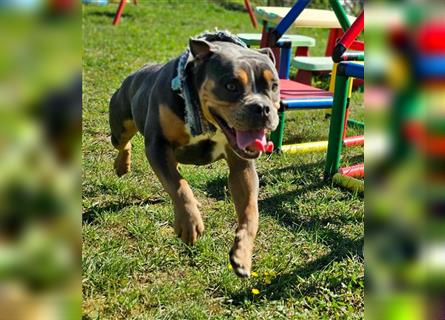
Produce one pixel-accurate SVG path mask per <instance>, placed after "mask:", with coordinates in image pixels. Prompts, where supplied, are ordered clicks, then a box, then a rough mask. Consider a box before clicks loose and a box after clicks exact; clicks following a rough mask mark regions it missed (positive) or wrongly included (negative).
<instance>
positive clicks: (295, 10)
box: [269, 0, 312, 48]
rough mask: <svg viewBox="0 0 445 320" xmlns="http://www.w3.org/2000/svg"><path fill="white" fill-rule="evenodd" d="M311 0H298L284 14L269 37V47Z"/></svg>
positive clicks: (272, 45)
mask: <svg viewBox="0 0 445 320" xmlns="http://www.w3.org/2000/svg"><path fill="white" fill-rule="evenodd" d="M311 1H312V0H298V1H297V2H296V3H295V4H294V5H293V7H292V8H291V9H290V11H289V12H288V13H287V14H286V16H285V17H284V18H283V19H281V21H280V23H279V24H278V25H277V26H276V27H275V29H274V30H273V32H272V34H271V35H270V39H269V47H271V48H272V47H274V46H275V44H276V43H277V41H278V40H279V39H280V38H281V36H282V35H283V34H284V33H285V32H286V31H287V29H289V27H290V26H291V25H292V23H294V21H295V20H296V19H297V18H298V16H299V15H300V14H301V12H303V10H304V9H305V8H306V7H307V6H308V5H309V3H311Z"/></svg>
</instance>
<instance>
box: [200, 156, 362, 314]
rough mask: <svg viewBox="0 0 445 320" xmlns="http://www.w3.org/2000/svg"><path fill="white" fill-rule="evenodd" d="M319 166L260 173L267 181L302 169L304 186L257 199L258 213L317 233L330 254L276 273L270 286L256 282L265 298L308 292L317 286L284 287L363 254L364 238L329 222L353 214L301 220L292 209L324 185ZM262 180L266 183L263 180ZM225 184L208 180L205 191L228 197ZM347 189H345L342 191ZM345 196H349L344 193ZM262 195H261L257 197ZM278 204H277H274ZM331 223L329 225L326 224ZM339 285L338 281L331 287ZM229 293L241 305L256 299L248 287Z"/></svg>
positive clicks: (349, 219) (342, 221) (296, 229)
mask: <svg viewBox="0 0 445 320" xmlns="http://www.w3.org/2000/svg"><path fill="white" fill-rule="evenodd" d="M352 159H353V160H354V161H356V160H360V157H352ZM321 167H322V164H321V163H314V164H305V165H300V166H288V167H285V168H277V169H273V170H270V171H267V172H259V176H260V181H261V180H262V178H263V180H267V179H268V178H269V177H273V176H277V175H286V176H294V175H296V174H297V173H298V171H300V173H301V172H302V171H303V172H304V173H305V174H304V178H305V185H304V186H302V187H298V188H295V190H292V191H289V192H284V193H280V194H275V195H273V196H271V197H266V198H263V199H261V200H259V208H260V216H267V215H269V216H271V217H273V218H274V219H276V220H277V222H278V223H279V224H281V225H282V226H284V227H286V228H288V229H289V230H290V231H291V232H301V231H302V230H304V231H306V232H307V233H315V232H317V233H318V234H320V236H321V237H322V238H323V239H324V243H325V244H326V245H327V247H328V248H329V253H327V254H325V255H323V256H321V257H319V258H317V259H315V260H312V261H310V262H308V263H305V264H302V265H301V266H299V267H297V268H295V269H293V270H291V271H289V272H287V273H283V274H279V275H278V276H277V277H275V278H274V279H273V280H272V281H271V283H270V284H269V285H264V284H261V283H258V285H257V286H256V287H257V288H258V289H259V290H260V292H261V295H262V297H266V298H267V300H281V299H288V298H290V297H291V296H292V297H294V298H298V296H301V297H302V296H303V295H310V294H311V293H314V292H315V291H316V290H317V289H316V287H315V286H312V287H311V286H307V287H306V288H305V289H304V290H303V291H302V292H294V290H287V289H289V286H290V285H292V284H295V283H297V282H299V279H301V278H308V277H309V276H310V275H311V274H313V273H314V272H317V271H319V270H323V269H324V268H326V267H327V266H328V265H329V264H331V263H332V262H336V261H342V260H344V259H345V258H347V257H350V256H359V257H362V256H363V253H362V248H363V237H361V238H358V239H350V238H348V237H347V236H345V235H344V234H342V233H341V232H339V231H337V230H338V229H339V228H336V229H333V228H332V225H338V226H339V227H340V226H341V225H344V224H347V223H353V221H355V220H356V218H355V217H348V216H345V215H337V216H334V217H320V216H313V217H311V218H309V219H308V218H307V217H304V219H302V218H301V217H299V216H298V215H296V214H295V211H292V209H290V208H292V205H293V204H294V200H295V197H303V198H304V196H305V195H306V194H308V193H310V192H314V191H315V192H317V190H322V189H323V188H325V187H326V185H327V183H328V182H326V181H324V180H323V179H322V177H321V171H320V170H319V169H320V168H321ZM264 183H266V184H267V183H268V182H267V181H266V182H263V183H262V184H264ZM225 185H227V179H224V178H218V179H215V180H212V181H210V182H209V183H208V184H207V187H208V194H209V196H212V197H214V198H216V199H223V198H224V197H226V196H227V194H226V193H225V191H224V190H227V189H225V188H224V186H225ZM345 192H346V191H345ZM345 197H348V195H345ZM260 198H261V197H260ZM277 204H280V205H277ZM328 225H330V226H331V227H328ZM337 285H338V286H340V285H341V283H340V282H339V283H338V284H335V285H334V286H337ZM229 296H230V300H229V301H230V304H234V305H240V304H243V303H245V301H246V300H250V301H259V300H258V299H255V297H254V296H252V293H251V292H250V288H249V289H245V290H242V291H237V292H233V293H232V294H230V295H229Z"/></svg>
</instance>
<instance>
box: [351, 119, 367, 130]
mask: <svg viewBox="0 0 445 320" xmlns="http://www.w3.org/2000/svg"><path fill="white" fill-rule="evenodd" d="M348 126H349V127H358V128H364V127H365V124H364V123H363V122H362V121H358V120H354V119H348Z"/></svg>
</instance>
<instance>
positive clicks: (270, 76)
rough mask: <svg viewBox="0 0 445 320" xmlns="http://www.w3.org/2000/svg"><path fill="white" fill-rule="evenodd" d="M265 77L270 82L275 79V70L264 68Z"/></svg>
mask: <svg viewBox="0 0 445 320" xmlns="http://www.w3.org/2000/svg"><path fill="white" fill-rule="evenodd" d="M263 78H264V79H266V81H267V82H270V81H272V80H273V79H274V75H273V72H272V71H270V70H267V69H266V70H264V71H263Z"/></svg>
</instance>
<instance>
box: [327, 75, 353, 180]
mask: <svg viewBox="0 0 445 320" xmlns="http://www.w3.org/2000/svg"><path fill="white" fill-rule="evenodd" d="M338 69H339V68H337V75H336V79H335V89H334V101H333V105H332V115H331V123H330V126H329V140H328V151H327V155H326V167H325V177H326V178H330V177H332V176H333V175H334V174H335V173H336V172H337V171H338V168H339V167H340V154H341V149H342V145H343V141H342V137H343V125H344V123H345V117H346V106H347V100H348V99H347V98H348V91H349V90H348V89H349V81H350V80H349V77H345V76H343V75H339V72H338Z"/></svg>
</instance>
